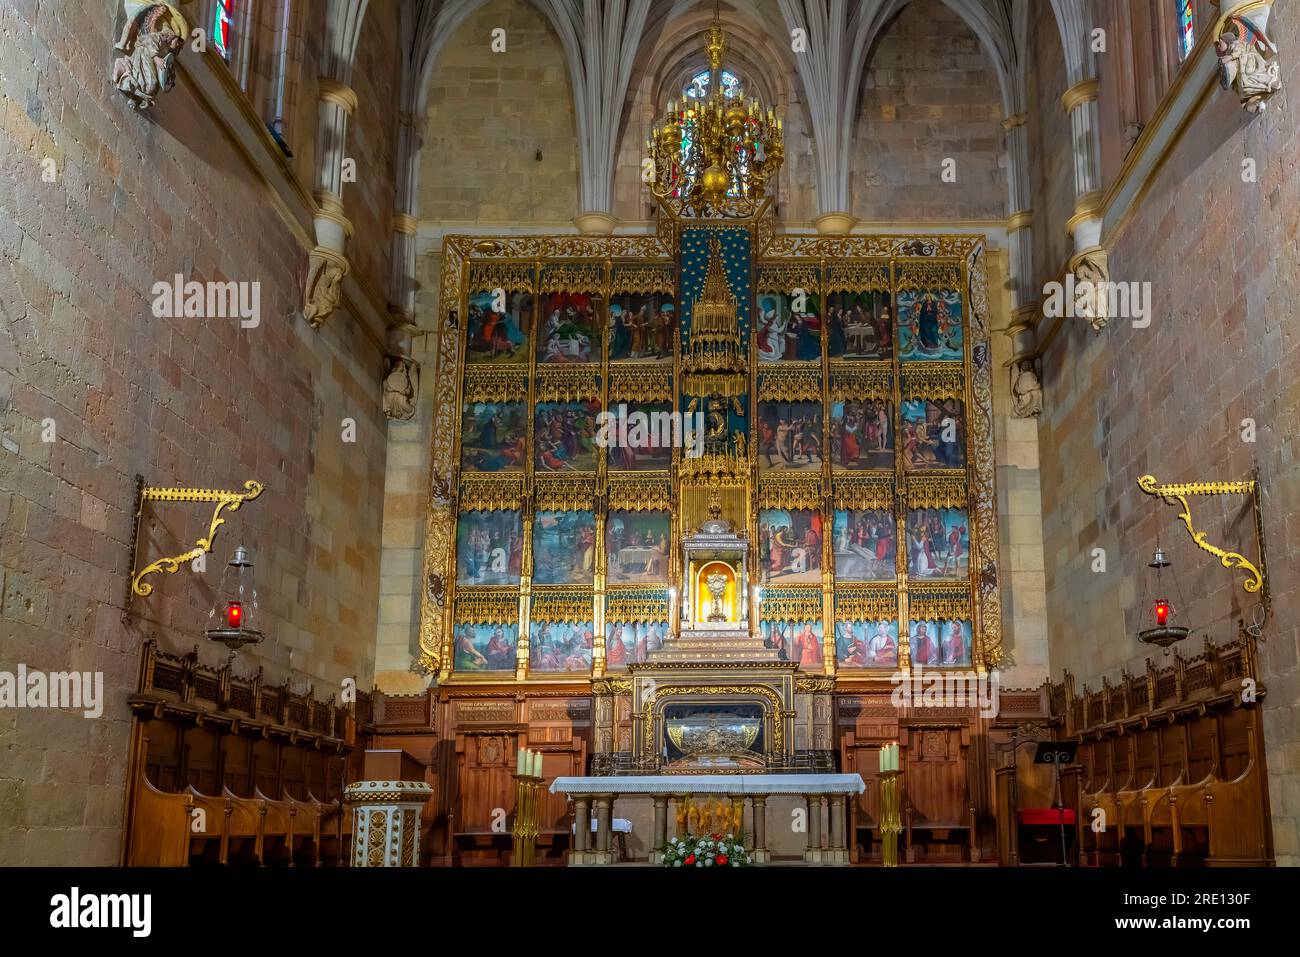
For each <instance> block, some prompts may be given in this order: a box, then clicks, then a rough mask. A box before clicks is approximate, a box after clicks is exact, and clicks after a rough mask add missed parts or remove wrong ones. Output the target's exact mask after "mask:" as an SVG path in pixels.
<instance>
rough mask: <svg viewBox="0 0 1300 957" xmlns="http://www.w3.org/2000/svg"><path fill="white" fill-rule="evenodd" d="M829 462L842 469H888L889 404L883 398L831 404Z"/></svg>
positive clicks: (890, 447)
mask: <svg viewBox="0 0 1300 957" xmlns="http://www.w3.org/2000/svg"><path fill="white" fill-rule="evenodd" d="M831 464H832V465H834V466H836V467H838V468H846V469H890V470H892V469H893V468H894V413H893V403H892V402H888V401H885V400H883V399H863V400H852V399H850V400H847V401H844V402H834V403H832V404H831Z"/></svg>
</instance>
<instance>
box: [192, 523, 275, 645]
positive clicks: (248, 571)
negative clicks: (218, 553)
mask: <svg viewBox="0 0 1300 957" xmlns="http://www.w3.org/2000/svg"><path fill="white" fill-rule="evenodd" d="M257 618H258V614H257V588H256V586H255V585H254V583H253V560H252V558H251V557H250V556H249V553H248V549H246V548H245V547H244V546H243V545H240V546H239V547H238V548H236V549H235V554H234V556H233V557H232V558H231V559H230V562H229V563H228V564H227V565H226V570H225V571H224V572H223V573H222V575H221V585H220V588H219V589H218V591H217V600H216V604H214V605H213V606H212V610H211V611H209V612H208V627H207V631H206V634H207V636H208V640H209V641H219V642H221V643H222V644H223V645H225V646H226V647H227V648H229V649H230V650H231V651H238V650H239V649H240V648H243V647H244V646H245V645H252V644H257V643H258V642H259V641H261V640H262V639H263V638H265V637H266V636H265V635H264V634H263V633H262V632H261V631H259V630H258V628H257V625H258V621H257Z"/></svg>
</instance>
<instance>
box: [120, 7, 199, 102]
mask: <svg viewBox="0 0 1300 957" xmlns="http://www.w3.org/2000/svg"><path fill="white" fill-rule="evenodd" d="M132 6H134V5H132V4H128V5H127V8H128V14H129V16H128V18H127V21H126V24H125V26H123V28H122V36H121V38H120V39H119V40H118V41H117V45H116V46H114V47H113V49H115V50H117V51H118V52H120V53H122V54H124V55H123V56H120V57H118V58H117V59H116V60H114V61H113V85H114V86H115V87H117V88H118V89H119V90H121V91H122V93H123V94H125V95H126V97H127V98H128V99H129V100H130V101H131V105H132V106H134V107H135V108H136V109H137V110H147V109H149V108H150V107H152V106H153V104H154V99H155V98H156V97H157V96H158V94H159V93H168V92H170V91H171V89H172V87H173V86H174V85H175V83H176V57H178V56H179V55H180V52H181V50H182V48H183V47H184V46H185V37H186V35H187V34H188V32H189V28H188V26H187V24H186V23H185V19H184V17H182V16H181V15H180V13H179V12H178V11H177V10H176V8H175V7H173V6H171V5H170V4H166V3H151V4H147V5H144V6H140V7H139V8H138V9H136V10H135V11H134V12H133V13H132V12H131V8H132ZM177 28H179V30H180V32H179V33H178V32H177Z"/></svg>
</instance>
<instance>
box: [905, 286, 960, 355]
mask: <svg viewBox="0 0 1300 957" xmlns="http://www.w3.org/2000/svg"><path fill="white" fill-rule="evenodd" d="M961 309H962V306H961V292H960V290H958V289H957V288H954V287H950V286H947V285H932V286H928V287H924V288H909V289H900V290H899V293H898V358H899V359H901V360H902V361H904V362H915V361H918V360H926V361H933V360H942V361H954V362H960V361H961V360H962V359H963V358H964V357H965V333H964V330H963V328H962V312H961Z"/></svg>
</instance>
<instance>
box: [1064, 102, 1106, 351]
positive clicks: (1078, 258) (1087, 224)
mask: <svg viewBox="0 0 1300 957" xmlns="http://www.w3.org/2000/svg"><path fill="white" fill-rule="evenodd" d="M1099 88H1100V82H1099V81H1098V80H1097V78H1096V77H1089V78H1088V79H1084V80H1080V81H1079V82H1078V83H1076V84H1074V86H1072V87H1070V88H1069V89H1068V90H1066V91H1065V93H1064V94H1063V95H1062V96H1061V108H1062V109H1064V110H1065V111H1066V112H1067V113H1069V114H1070V131H1071V135H1072V139H1073V142H1074V196H1075V199H1074V215H1073V216H1071V217H1070V220H1069V222H1068V223H1066V229H1067V230H1069V233H1070V236H1071V237H1072V238H1073V239H1074V255H1073V256H1072V257H1071V259H1070V263H1069V271H1070V272H1071V273H1072V274H1073V275H1074V280H1075V289H1076V295H1075V301H1074V314H1075V315H1076V316H1078V317H1079V318H1081V319H1086V320H1087V321H1088V322H1089V323H1090V324H1091V325H1092V328H1093V329H1094V330H1096V331H1097V332H1100V331H1101V330H1102V329H1104V328H1105V327H1106V325H1107V323H1109V322H1110V320H1111V316H1110V314H1109V309H1108V297H1107V295H1106V293H1105V288H1106V287H1105V286H1104V285H1103V286H1100V287H1099V286H1097V284H1098V283H1107V284H1108V283H1109V281H1110V267H1109V264H1108V262H1107V259H1106V250H1105V249H1104V248H1102V245H1101V231H1102V212H1103V210H1102V187H1101V146H1100V140H1099V133H1098V130H1099V128H1100V120H1099V113H1098V110H1097V95H1098V90H1099Z"/></svg>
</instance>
